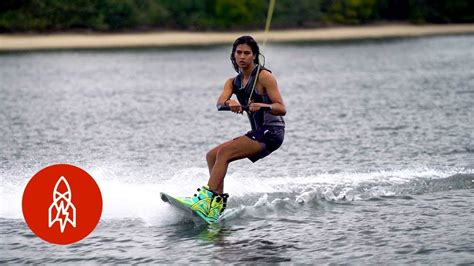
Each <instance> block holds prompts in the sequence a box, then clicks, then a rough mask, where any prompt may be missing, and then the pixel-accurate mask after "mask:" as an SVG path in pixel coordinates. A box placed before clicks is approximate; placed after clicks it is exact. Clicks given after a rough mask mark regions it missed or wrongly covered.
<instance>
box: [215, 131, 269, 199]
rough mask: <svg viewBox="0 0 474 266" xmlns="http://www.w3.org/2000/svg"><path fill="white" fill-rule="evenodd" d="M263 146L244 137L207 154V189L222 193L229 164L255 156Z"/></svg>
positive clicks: (223, 144) (226, 143)
mask: <svg viewBox="0 0 474 266" xmlns="http://www.w3.org/2000/svg"><path fill="white" fill-rule="evenodd" d="M262 149H263V146H262V144H261V143H259V142H258V141H255V140H252V139H250V138H248V137H246V136H242V137H239V138H236V139H234V140H230V141H227V142H224V143H222V144H221V145H219V146H217V147H215V148H214V149H212V150H210V151H209V152H208V153H207V156H206V159H207V165H208V167H209V173H210V178H209V182H208V185H209V189H210V190H212V191H216V192H218V193H223V190H224V177H225V175H226V173H227V167H228V165H229V163H230V162H232V161H235V160H239V159H242V158H247V157H250V156H254V155H257V154H258V153H259V152H260V151H261V150H262Z"/></svg>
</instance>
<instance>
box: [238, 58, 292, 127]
mask: <svg viewBox="0 0 474 266" xmlns="http://www.w3.org/2000/svg"><path fill="white" fill-rule="evenodd" d="M257 69H258V67H255V68H254V69H253V70H252V74H251V75H250V78H249V80H248V82H247V84H246V86H242V85H243V84H242V80H243V74H242V73H239V74H238V75H237V76H236V77H235V78H234V81H233V82H232V85H233V86H232V87H233V93H234V94H235V95H236V96H237V99H238V100H239V102H240V104H241V105H248V104H249V97H250V94H251V93H252V87H253V84H254V82H255V78H256V77H257ZM263 70H266V71H268V72H270V73H271V71H270V70H268V69H266V68H264V67H260V71H259V73H260V72H262V71H263ZM251 101H253V102H256V103H267V104H271V103H272V101H271V100H270V98H269V97H268V96H267V95H262V94H259V93H258V92H257V90H256V89H255V90H254V91H253V94H252V99H251ZM247 116H248V118H249V121H250V125H251V127H252V130H256V129H259V128H260V127H262V126H277V127H284V126H285V121H284V120H283V117H282V116H279V115H274V114H271V113H270V111H265V110H259V111H258V112H254V113H250V112H247Z"/></svg>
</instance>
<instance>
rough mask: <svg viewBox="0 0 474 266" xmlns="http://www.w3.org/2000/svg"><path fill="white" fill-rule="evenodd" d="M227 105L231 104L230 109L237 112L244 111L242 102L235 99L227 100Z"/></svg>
mask: <svg viewBox="0 0 474 266" xmlns="http://www.w3.org/2000/svg"><path fill="white" fill-rule="evenodd" d="M225 105H227V106H229V107H230V110H231V111H232V112H233V113H236V114H242V113H243V111H244V110H243V109H242V107H241V106H240V103H239V102H237V101H236V100H234V99H229V100H227V101H225Z"/></svg>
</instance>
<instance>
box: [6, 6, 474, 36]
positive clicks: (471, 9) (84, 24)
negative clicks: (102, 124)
mask: <svg viewBox="0 0 474 266" xmlns="http://www.w3.org/2000/svg"><path fill="white" fill-rule="evenodd" d="M268 2H269V1H268V0H2V1H0V32H51V31H76V30H79V31H82V30H86V31H89V30H90V31H136V30H162V29H166V30H203V31H208V30H213V31H223V30H248V29H262V28H263V25H264V24H265V19H266V15H267V9H268ZM381 21H382V22H390V21H406V22H411V23H468V22H474V1H472V0H437V1H430V0H276V5H275V10H274V15H273V19H272V28H304V27H319V26H326V25H334V24H337V25H359V24H367V23H374V22H381Z"/></svg>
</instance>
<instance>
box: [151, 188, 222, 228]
mask: <svg viewBox="0 0 474 266" xmlns="http://www.w3.org/2000/svg"><path fill="white" fill-rule="evenodd" d="M160 197H161V200H163V201H164V202H167V203H169V204H170V205H171V206H173V207H175V208H176V209H178V210H180V211H181V212H182V213H184V214H186V215H191V217H193V218H195V219H193V220H196V218H197V220H198V221H200V222H205V223H207V224H212V223H215V222H216V221H214V220H211V219H209V218H208V217H206V216H204V215H203V214H202V213H200V212H197V211H194V210H193V209H191V207H190V206H188V205H186V204H184V203H182V202H181V201H179V200H178V199H177V198H175V197H173V196H170V195H168V194H166V193H164V192H160Z"/></svg>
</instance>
